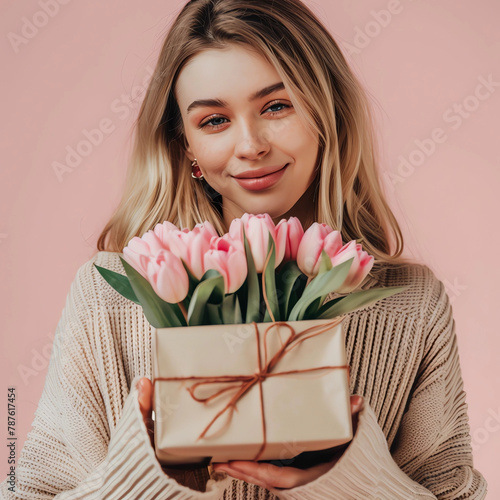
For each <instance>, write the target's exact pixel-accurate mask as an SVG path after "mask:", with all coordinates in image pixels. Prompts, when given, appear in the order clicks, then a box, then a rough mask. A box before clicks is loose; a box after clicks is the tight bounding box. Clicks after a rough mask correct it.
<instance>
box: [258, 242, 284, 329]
mask: <svg viewBox="0 0 500 500" xmlns="http://www.w3.org/2000/svg"><path fill="white" fill-rule="evenodd" d="M269 254H271V257H270V258H269V262H268V263H267V266H266V269H265V270H264V272H263V273H262V285H264V284H265V285H266V297H267V302H268V303H269V307H270V308H271V312H272V313H273V316H274V320H275V321H280V309H279V303H278V295H277V293H276V271H275V269H274V263H275V260H276V250H275V245H274V240H273V237H272V236H271V232H269V240H268V245H267V256H269ZM266 258H267V257H266ZM262 300H264V295H262ZM268 321H272V319H271V314H270V312H269V309H268V306H267V304H266V312H265V314H264V322H268Z"/></svg>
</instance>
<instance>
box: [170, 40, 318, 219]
mask: <svg viewBox="0 0 500 500" xmlns="http://www.w3.org/2000/svg"><path fill="white" fill-rule="evenodd" d="M175 97H176V100H177V103H178V105H179V108H180V111H181V115H182V121H183V126H184V133H185V137H186V141H187V143H188V147H187V150H186V154H187V156H188V158H189V159H190V160H191V161H193V160H194V159H195V158H196V160H197V163H198V165H199V167H200V170H201V172H202V174H203V176H204V178H205V180H206V181H207V182H208V184H209V185H210V186H211V187H212V188H214V189H215V190H216V191H217V192H218V193H220V194H221V195H222V206H223V216H224V222H225V223H226V226H227V227H228V226H229V224H230V222H231V221H232V220H233V219H234V218H236V217H241V216H242V215H243V214H244V213H245V212H248V213H253V214H259V213H264V212H267V213H268V214H269V215H270V216H271V217H272V218H273V220H274V221H275V222H278V221H279V220H280V219H281V218H288V217H289V216H291V215H294V216H296V217H298V218H299V219H300V220H301V222H302V223H303V224H305V225H308V224H310V223H311V222H312V221H311V220H309V219H310V217H311V215H310V214H311V213H312V212H311V210H312V208H313V203H312V195H311V194H312V193H313V192H314V188H315V186H314V185H313V184H312V183H313V180H314V178H315V175H316V172H315V167H316V165H317V156H318V147H319V138H318V134H317V133H316V132H315V131H313V130H311V129H310V128H309V127H308V126H307V124H306V123H305V122H304V121H303V120H302V119H301V118H299V115H298V114H297V112H296V111H295V109H294V107H293V105H292V102H291V99H290V96H289V94H288V92H287V89H286V88H285V87H284V85H283V83H282V80H281V78H280V76H279V75H278V73H277V71H276V70H275V68H274V67H273V66H272V65H271V64H269V63H268V62H267V61H266V60H265V59H264V58H263V57H262V56H260V55H259V54H257V53H256V52H254V51H252V50H250V49H247V48H244V47H241V46H237V45H230V46H229V48H225V49H208V50H205V51H203V52H201V53H199V54H197V55H196V56H194V57H193V58H192V59H190V60H189V61H188V63H186V65H185V66H184V67H183V68H182V70H181V72H180V73H179V76H178V80H177V83H176V87H175ZM272 172H275V173H274V174H272ZM265 174H266V175H265ZM241 175H244V176H246V177H250V178H246V179H241V178H240V179H239V178H238V176H241ZM193 182H199V181H197V180H195V179H193ZM308 188H309V189H308ZM306 220H307V221H308V222H307V223H306V222H305V221H306Z"/></svg>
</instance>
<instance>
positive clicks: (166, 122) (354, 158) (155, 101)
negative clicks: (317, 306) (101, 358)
mask: <svg viewBox="0 0 500 500" xmlns="http://www.w3.org/2000/svg"><path fill="white" fill-rule="evenodd" d="M229 44H242V45H243V46H245V47H247V48H251V49H252V50H256V51H257V52H258V53H259V54H261V55H262V56H263V57H264V58H265V59H266V60H267V61H268V62H269V63H270V64H272V65H273V66H274V67H275V68H276V71H277V72H278V74H279V75H280V76H281V78H282V79H283V82H284V84H285V87H286V89H287V91H288V92H289V95H290V98H291V100H292V104H293V106H294V108H295V109H296V111H297V112H298V113H300V115H301V116H302V118H303V119H304V120H306V122H307V123H309V125H310V126H312V127H313V128H314V129H315V130H316V131H317V132H318V135H319V142H320V144H319V150H318V151H319V156H318V158H319V168H318V173H317V177H316V180H315V182H316V183H317V185H316V194H315V196H314V201H313V204H314V220H315V221H317V222H323V223H326V224H328V225H330V226H331V227H332V228H333V229H336V230H339V231H341V235H342V239H343V241H344V242H347V241H350V240H354V239H355V240H357V241H358V243H361V244H362V245H363V249H364V250H366V251H367V252H368V253H370V254H371V255H373V256H374V257H375V264H374V267H373V269H372V274H373V275H375V274H377V273H378V272H379V271H380V270H381V269H382V268H383V267H384V265H389V264H390V265H396V266H404V265H407V264H409V263H412V261H410V260H408V259H405V258H403V257H402V252H403V247H404V243H403V235H402V233H401V229H400V227H399V225H398V222H397V220H396V218H395V216H394V215H393V213H392V211H391V209H390V207H389V205H388V203H387V201H386V199H385V195H384V192H383V190H382V188H381V182H380V180H379V177H378V169H377V163H378V160H377V148H376V140H375V134H374V130H375V129H374V121H373V117H372V113H371V110H370V106H369V101H368V97H367V95H366V92H365V91H364V89H363V88H362V85H361V84H360V82H359V81H358V79H357V78H356V77H355V75H354V74H353V72H352V70H351V69H350V67H349V66H348V64H347V62H346V59H345V58H344V56H343V54H342V52H341V50H340V48H339V47H338V45H337V43H336V42H335V40H334V39H333V38H332V36H331V35H330V34H329V33H328V31H327V30H326V28H325V27H324V26H323V25H322V24H321V23H320V21H319V20H318V19H317V18H316V16H315V15H314V14H313V12H312V11H311V10H310V9H309V8H308V7H307V6H306V5H304V4H303V3H301V2H300V1H299V0H280V1H279V2H271V3H270V2H269V1H268V0H191V1H190V2H189V3H187V4H186V5H185V6H184V7H183V8H182V10H181V11H180V13H179V15H178V16H177V18H176V19H175V20H174V22H173V24H172V26H171V28H170V30H169V31H168V33H167V35H166V38H165V41H164V43H163V47H162V50H161V53H160V55H159V59H158V62H157V64H156V67H155V69H154V73H153V75H152V78H151V81H150V83H149V86H148V88H147V91H146V94H145V97H144V100H143V102H142V105H141V108H140V111H139V114H138V117H137V119H136V121H135V123H134V128H133V132H134V138H133V148H132V153H131V158H130V164H129V168H128V171H127V177H126V182H125V189H124V192H123V196H122V199H121V201H120V202H119V204H118V206H117V208H116V210H115V212H114V214H113V215H112V217H111V219H110V220H109V222H108V223H107V224H106V226H105V227H104V229H103V231H102V233H101V234H100V236H99V239H98V242H97V248H98V250H99V251H101V250H104V251H112V252H122V250H123V248H124V247H125V246H126V245H127V243H128V242H129V241H130V240H131V239H132V238H133V237H134V236H142V235H143V234H144V233H145V232H147V231H148V230H150V229H152V228H153V227H154V226H155V225H156V224H158V223H161V222H163V221H165V220H168V221H170V222H173V223H174V224H176V225H177V226H179V227H180V228H186V227H187V228H189V229H192V228H193V227H194V226H195V224H197V223H200V222H203V221H205V220H208V221H210V222H211V223H212V224H213V226H214V227H215V229H216V230H217V231H218V233H219V234H220V235H222V234H223V233H225V232H226V231H227V229H228V228H227V227H225V225H224V221H223V218H222V200H221V196H220V195H219V194H218V193H217V192H216V191H214V190H213V189H212V188H211V187H210V186H209V185H208V184H207V182H206V180H202V181H200V180H197V179H193V178H192V176H191V164H190V161H189V159H188V158H187V156H186V153H185V147H186V144H187V142H186V139H185V136H184V133H183V123H182V118H181V113H180V110H179V107H178V105H177V102H176V99H175V97H174V89H175V84H176V80H177V77H178V75H179V72H180V71H181V69H182V68H183V66H184V65H185V64H186V62H187V61H189V60H190V59H191V58H192V57H194V56H195V55H197V54H199V53H200V52H201V51H203V50H206V49H223V48H227V47H228V45H229ZM304 229H306V228H304Z"/></svg>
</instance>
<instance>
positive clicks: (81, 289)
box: [70, 251, 130, 308]
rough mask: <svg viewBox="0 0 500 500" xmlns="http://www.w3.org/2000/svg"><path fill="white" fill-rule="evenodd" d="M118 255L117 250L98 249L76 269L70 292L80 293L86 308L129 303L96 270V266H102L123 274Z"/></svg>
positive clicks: (119, 254) (123, 270)
mask: <svg viewBox="0 0 500 500" xmlns="http://www.w3.org/2000/svg"><path fill="white" fill-rule="evenodd" d="M120 256H122V254H121V253H118V252H107V251H99V252H97V253H95V254H94V255H93V256H92V257H91V258H90V259H89V260H87V261H86V262H84V263H83V264H81V265H80V267H79V268H78V269H77V271H76V275H75V278H74V280H73V283H72V284H71V291H70V293H71V294H72V295H74V294H79V295H81V298H82V299H83V300H82V302H83V303H85V305H86V307H87V308H88V307H90V308H98V307H99V306H114V305H126V304H128V303H130V301H129V300H127V299H126V298H125V297H123V296H122V295H121V294H119V293H118V292H117V291H116V290H114V288H112V287H111V286H110V285H109V284H108V282H107V281H106V280H105V279H104V278H103V277H102V276H101V274H100V272H99V270H98V267H102V268H104V269H109V270H110V271H114V272H116V273H119V274H123V275H125V269H124V268H123V265H122V263H121V260H120ZM96 266H97V267H96Z"/></svg>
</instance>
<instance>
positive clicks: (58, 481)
mask: <svg viewBox="0 0 500 500" xmlns="http://www.w3.org/2000/svg"><path fill="white" fill-rule="evenodd" d="M136 125H137V127H136V137H135V147H134V151H133V157H132V163H131V168H130V170H129V176H128V179H127V185H126V189H125V192H124V195H123V198H122V201H121V203H120V204H119V206H118V208H117V210H116V212H115V214H114V215H113V217H112V218H111V220H110V221H109V223H108V224H107V225H106V227H105V228H104V230H103V232H102V234H101V237H100V238H99V241H98V250H99V252H98V253H97V254H96V255H95V256H94V257H93V258H92V259H91V260H90V261H89V262H87V263H86V264H84V265H83V266H82V267H81V268H80V269H79V271H78V273H77V276H76V278H75V282H74V283H73V284H72V287H71V290H70V293H69V295H68V299H67V303H66V307H65V310H64V311H63V315H62V318H61V321H60V323H59V325H58V328H57V331H56V337H55V342H54V348H53V352H52V357H51V362H50V367H49V372H48V375H47V380H46V384H45V387H44V392H43V395H42V398H41V400H40V403H39V407H38V410H37V413H36V416H35V420H34V423H33V430H32V432H31V433H30V435H29V437H28V439H27V441H26V443H25V446H24V448H23V451H22V453H21V457H20V460H19V464H18V471H17V472H18V481H17V491H16V493H14V492H11V491H9V490H8V488H7V485H6V483H5V482H4V483H3V484H2V493H3V496H4V498H58V499H63V498H65V499H66V498H113V499H115V498H116V499H117V498H121V499H125V498H126V499H136V498H137V499H139V498H140V499H154V498H158V499H160V498H161V499H163V498H176V499H181V498H183V499H187V498H200V499H201V498H214V499H217V498H221V499H222V498H225V499H229V498H236V499H253V498H276V497H279V498H281V499H288V498H290V499H292V498H294V499H303V498H315V499H331V498H356V499H365V498H383V499H392V498H394V499H396V498H397V499H401V498H404V499H406V498H484V497H485V495H486V482H485V480H484V478H483V476H482V475H481V474H480V473H479V472H478V471H477V470H475V469H474V468H473V462H472V451H471V442H470V435H469V427H468V419H467V405H466V403H465V394H464V392H463V382H462V378H461V371H460V365H459V358H458V350H457V343H456V334H455V329H454V321H453V316H452V311H451V306H450V302H449V298H448V296H447V294H446V292H445V290H444V286H443V284H442V283H441V282H440V281H439V280H438V279H437V278H436V277H435V276H434V274H433V273H432V271H431V270H430V269H429V268H428V267H427V266H425V265H421V264H417V263H412V262H409V261H406V260H404V259H403V258H402V257H401V254H402V251H403V239H402V236H401V232H400V229H399V227H398V224H397V221H396V220H395V218H394V216H393V215H392V213H391V211H390V209H389V207H388V205H387V203H386V201H385V199H384V196H383V192H382V190H381V188H380V184H379V180H378V177H377V168H376V154H375V148H374V141H373V134H372V123H371V118H370V114H369V108H368V105H367V101H366V98H365V95H364V93H363V90H362V88H361V86H360V85H359V83H358V81H357V80H356V78H355V77H354V75H353V74H352V72H351V70H350V68H349V67H348V65H347V64H346V61H345V59H344V58H343V56H342V54H341V51H340V50H339V48H338V46H337V45H336V43H335V42H334V41H333V39H332V38H331V36H330V35H329V34H328V32H327V31H326V29H325V28H324V27H323V26H322V25H321V24H320V23H319V21H318V20H317V19H316V18H315V17H314V15H313V14H312V13H311V12H310V10H309V9H307V8H306V7H305V6H304V5H303V4H302V3H300V2H299V1H298V0H280V2H276V3H273V2H271V3H269V2H268V1H265V0H246V1H244V2H242V1H239V0H219V1H218V0H194V1H191V2H189V3H188V4H187V5H186V6H185V7H184V8H183V9H182V11H181V12H180V14H179V16H178V17H177V19H176V20H175V22H174V24H173V25H172V28H171V30H170V32H169V33H168V35H167V37H166V40H165V43H164V46H163V49H162V52H161V54H160V58H159V61H158V64H157V67H156V69H155V72H154V75H153V79H152V81H151V84H150V86H149V88H148V91H147V93H146V96H145V99H144V102H143V104H142V107H141V110H140V113H139V117H138V119H137V124H136ZM266 174H267V175H266ZM264 175H266V176H265V177H264ZM256 177H261V178H260V179H257V178H256ZM252 178H253V179H252ZM245 212H248V213H263V212H267V213H269V214H270V215H271V217H272V218H273V220H275V222H278V221H279V220H280V219H281V218H288V217H289V216H292V215H293V216H296V217H298V218H299V219H300V220H301V222H302V224H303V226H304V227H308V226H309V225H310V224H311V223H312V222H313V221H319V222H324V223H327V224H329V225H330V226H331V227H333V228H334V229H338V230H340V231H341V233H342V236H343V240H344V241H349V240H352V239H356V240H358V241H359V242H361V243H362V244H363V248H364V250H366V251H367V252H369V253H370V254H371V255H374V256H375V259H376V260H375V265H374V267H373V269H372V271H371V273H370V276H369V280H367V282H366V283H365V284H364V286H363V288H369V287H371V286H373V285H375V284H376V285H377V286H392V285H410V286H409V289H407V290H405V291H404V292H403V293H400V294H397V295H395V296H392V297H389V298H387V299H384V300H383V301H379V302H377V303H376V304H374V305H372V306H370V307H367V308H365V309H363V310H361V311H355V312H354V313H351V314H350V315H349V317H348V318H347V319H346V320H345V321H344V327H345V329H346V341H347V351H348V357H349V364H350V367H351V392H352V393H353V394H356V395H358V396H360V397H353V398H352V406H353V414H354V422H353V423H354V428H355V433H354V438H353V440H352V441H351V442H350V443H349V445H348V446H344V447H341V448H339V449H338V452H337V453H336V455H335V456H334V458H333V459H331V460H330V461H328V462H325V463H323V464H320V465H318V466H314V467H310V468H308V469H299V468H296V467H293V462H292V463H291V464H289V465H286V464H285V465H284V466H283V467H279V466H277V465H273V464H270V463H257V462H246V461H237V462H229V463H228V464H219V465H217V464H216V465H214V467H213V471H212V476H211V477H210V478H209V476H208V472H207V470H206V469H205V470H202V469H200V470H195V471H188V472H186V473H179V471H174V470H171V469H162V468H161V466H160V464H159V463H158V461H157V460H156V457H155V454H154V449H153V445H152V440H151V435H150V434H151V433H150V432H149V434H148V430H150V427H151V381H150V378H151V354H150V338H151V330H150V328H151V327H150V325H149V324H148V323H147V321H146V320H145V318H144V315H143V314H142V310H141V308H140V307H139V306H137V305H136V304H134V303H132V302H130V301H127V300H126V299H124V298H123V297H122V296H121V295H119V294H117V293H116V292H115V291H114V290H112V289H111V288H110V287H109V286H108V285H107V284H106V283H105V282H104V281H103V279H102V278H101V277H100V276H99V275H98V273H97V271H96V270H95V267H94V264H98V265H100V266H102V267H105V268H108V269H112V270H115V271H118V272H123V268H122V266H121V263H120V260H119V252H121V251H122V250H123V248H124V247H125V246H126V245H127V243H128V241H130V239H131V238H132V237H134V236H141V235H142V234H144V233H145V232H146V231H147V230H149V229H151V228H152V227H154V226H155V225H156V224H157V223H160V222H163V221H164V220H169V221H171V222H173V223H175V224H177V225H178V226H180V227H190V228H192V227H193V226H194V225H195V224H196V223H199V222H202V221H204V220H208V221H210V222H211V223H212V224H213V226H214V227H215V228H216V229H217V231H218V232H219V233H220V234H222V233H224V232H225V231H227V229H228V226H229V224H230V222H231V221H232V220H233V219H234V218H236V217H240V216H241V215H242V214H243V213H245ZM219 471H220V472H221V473H219Z"/></svg>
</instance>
